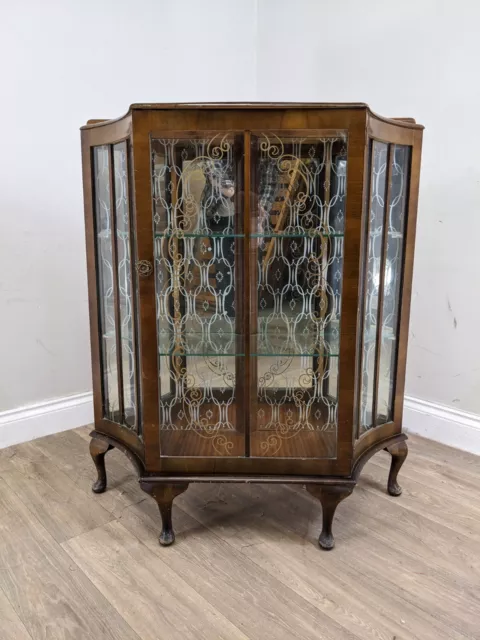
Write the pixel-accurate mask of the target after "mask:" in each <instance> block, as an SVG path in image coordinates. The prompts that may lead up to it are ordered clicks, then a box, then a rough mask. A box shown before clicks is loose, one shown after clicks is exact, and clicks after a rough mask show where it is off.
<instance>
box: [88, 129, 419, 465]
mask: <svg viewBox="0 0 480 640" xmlns="http://www.w3.org/2000/svg"><path fill="white" fill-rule="evenodd" d="M150 145H151V189H152V221H151V224H152V234H153V248H154V251H153V258H154V259H153V264H151V265H150V264H149V263H148V262H146V263H144V261H140V262H139V261H137V260H136V256H135V252H136V248H137V247H136V245H137V243H136V241H135V238H136V234H135V221H134V216H133V212H132V208H133V207H132V206H131V202H130V200H131V197H130V195H129V170H128V162H127V160H128V153H127V151H128V149H127V143H126V142H122V143H119V144H116V145H108V146H103V147H96V148H95V149H94V174H95V176H94V177H95V203H96V204H95V218H96V238H97V267H98V281H99V291H100V314H99V315H100V325H101V334H102V351H101V356H102V362H103V399H104V412H105V417H106V418H107V419H109V420H112V421H114V422H117V423H120V424H124V425H125V426H126V427H128V428H133V429H138V425H139V424H140V423H141V416H140V415H139V411H138V407H139V404H140V403H139V402H138V398H139V397H140V396H141V380H140V378H141V376H140V375H139V371H141V369H142V362H140V354H139V349H138V331H139V328H140V327H139V322H138V321H137V314H136V310H137V309H138V300H137V290H138V287H137V277H152V278H153V279H154V287H152V298H154V301H153V299H152V308H154V309H155V313H156V344H152V345H151V351H150V352H149V353H145V350H143V352H142V355H141V359H142V360H144V359H145V358H156V364H157V371H158V406H159V409H158V411H159V440H160V454H161V455H162V456H186V457H194V456H206V457H211V456H234V457H235V456H236V457H241V456H245V455H247V456H255V457H265V456H275V457H285V458H290V457H292V458H335V457H336V456H337V422H338V406H337V405H338V390H339V382H340V376H341V372H340V370H339V353H340V326H341V325H340V323H341V302H342V280H343V260H344V231H345V213H346V198H347V193H346V191H347V189H346V183H347V182H346V180H347V170H348V135H347V132H346V131H330V130H323V131H288V132H285V131H284V132H274V131H258V132H252V133H250V132H247V133H245V132H241V131H240V132H236V133H235V132H231V133H225V132H215V131H213V132H208V133H206V132H203V133H201V134H195V135H193V134H189V135H185V133H184V132H183V133H178V134H176V133H172V132H169V133H168V134H165V136H163V135H161V136H157V137H155V138H154V139H152V140H151V141H150ZM369 163H370V164H369V168H370V174H371V178H370V186H369V193H368V207H367V211H368V216H365V217H366V218H367V217H368V220H366V222H365V227H366V228H365V235H366V238H367V240H366V246H365V255H366V257H365V260H364V262H365V283H364V309H363V312H364V316H365V321H364V322H363V332H362V345H361V348H362V353H363V357H362V365H361V385H360V394H359V395H360V405H361V406H360V409H359V415H360V422H359V424H360V432H362V431H364V430H366V429H368V428H370V427H372V426H375V424H381V423H382V422H385V421H387V420H388V419H391V417H389V412H390V413H391V406H392V396H393V382H392V380H393V378H394V372H395V358H396V349H395V344H396V333H397V327H398V306H399V290H400V279H401V278H400V273H401V267H402V256H403V225H404V218H405V201H406V183H407V173H408V163H409V147H400V146H396V145H387V144H383V143H377V142H375V143H372V144H371V145H370V160H369ZM385 248H386V249H385ZM139 254H141V251H139ZM384 256H386V259H385V257H384ZM132 264H135V265H136V270H135V269H133V268H132ZM380 307H381V309H380ZM378 341H380V342H381V345H382V348H381V349H378V348H377V343H378ZM384 347H385V348H384ZM353 365H354V363H352V364H351V366H353ZM375 377H377V378H379V380H380V382H379V383H378V384H374V379H375ZM374 389H378V392H377V394H376V395H375V393H374V391H373V390H374ZM374 396H375V397H374Z"/></svg>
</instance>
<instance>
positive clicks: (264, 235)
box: [250, 230, 344, 238]
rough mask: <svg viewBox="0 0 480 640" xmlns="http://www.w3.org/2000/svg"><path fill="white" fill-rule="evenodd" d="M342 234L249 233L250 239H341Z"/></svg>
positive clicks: (314, 232) (319, 232)
mask: <svg viewBox="0 0 480 640" xmlns="http://www.w3.org/2000/svg"><path fill="white" fill-rule="evenodd" d="M343 236H344V234H343V233H323V232H321V231H316V230H314V231H312V232H311V233H309V232H308V231H305V232H304V233H251V234H250V237H251V238H343Z"/></svg>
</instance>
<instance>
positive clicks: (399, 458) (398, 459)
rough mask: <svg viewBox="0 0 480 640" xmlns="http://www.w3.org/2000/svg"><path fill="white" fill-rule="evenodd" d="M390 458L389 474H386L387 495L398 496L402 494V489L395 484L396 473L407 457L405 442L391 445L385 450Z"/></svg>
mask: <svg viewBox="0 0 480 640" xmlns="http://www.w3.org/2000/svg"><path fill="white" fill-rule="evenodd" d="M385 450H386V451H388V453H390V455H391V456H392V463H391V465H390V473H389V474H388V493H389V494H390V495H391V496H399V495H400V494H401V493H402V487H401V486H400V485H399V484H398V482H397V477H398V472H399V471H400V469H401V467H402V465H403V463H404V462H405V460H406V458H407V455H408V446H407V443H406V442H405V441H403V442H399V443H397V444H392V445H391V446H389V447H386V449H385Z"/></svg>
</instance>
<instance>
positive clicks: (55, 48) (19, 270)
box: [0, 0, 254, 412]
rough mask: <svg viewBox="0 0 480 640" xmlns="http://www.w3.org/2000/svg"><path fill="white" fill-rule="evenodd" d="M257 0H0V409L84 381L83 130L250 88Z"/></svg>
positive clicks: (244, 93)
mask: <svg viewBox="0 0 480 640" xmlns="http://www.w3.org/2000/svg"><path fill="white" fill-rule="evenodd" d="M253 11H254V2H253V0H247V1H242V2H234V3H232V2H225V1H223V0H208V2H196V1H195V0H190V1H185V0H182V2H171V0H166V1H163V0H149V1H146V0H139V1H137V2H132V1H131V0H82V1H81V2H78V1H77V0H70V1H68V0H45V1H43V2H38V1H37V0H30V1H29V0H17V2H15V3H13V2H12V3H8V4H7V3H6V2H1V1H0V59H1V60H2V71H1V76H0V122H1V123H2V136H1V145H0V221H1V222H0V225H1V231H0V318H1V329H0V357H1V360H2V366H1V367H0V412H1V411H2V410H3V411H4V410H8V409H13V408H15V407H18V406H23V405H30V404H32V403H36V402H40V401H43V400H47V399H49V398H59V397H63V396H68V395H70V394H75V393H79V392H84V391H88V390H90V389H91V370H90V345H89V328H88V308H87V283H86V266H85V248H84V244H85V238H84V223H83V202H82V176H81V164H80V133H79V127H80V126H81V125H83V124H85V122H86V121H87V119H89V118H105V117H106V118H110V117H112V118H114V117H117V116H120V115H123V114H124V113H125V112H126V110H127V108H128V106H129V105H130V103H132V102H142V101H145V102H148V101H150V102H163V101H166V102H169V101H177V100H178V101H195V100H197V101H198V100H200V101H212V100H213V101H220V100H247V99H252V98H253V96H254V64H253V63H254V26H253V23H252V16H253Z"/></svg>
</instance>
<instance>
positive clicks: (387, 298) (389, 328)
mask: <svg viewBox="0 0 480 640" xmlns="http://www.w3.org/2000/svg"><path fill="white" fill-rule="evenodd" d="M409 167H410V147H407V146H401V145H394V146H393V154H392V166H391V167H390V176H391V187H390V201H389V203H388V209H387V212H388V213H387V225H388V228H387V250H386V260H385V269H384V273H385V275H384V291H383V312H382V330H381V350H380V370H379V379H378V400H377V424H383V423H385V422H389V421H390V420H392V419H393V394H394V381H395V377H396V366H397V338H398V322H399V309H400V286H401V281H402V267H403V253H404V232H405V217H406V211H407V197H408V178H409Z"/></svg>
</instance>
